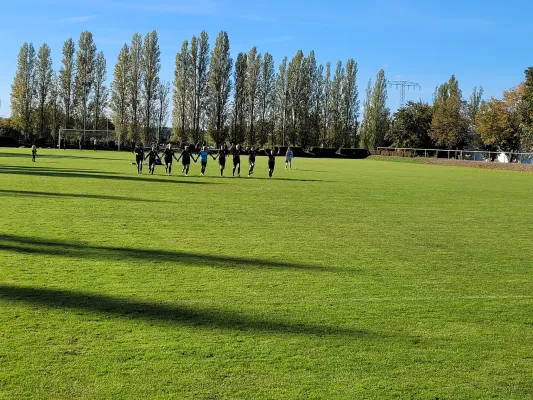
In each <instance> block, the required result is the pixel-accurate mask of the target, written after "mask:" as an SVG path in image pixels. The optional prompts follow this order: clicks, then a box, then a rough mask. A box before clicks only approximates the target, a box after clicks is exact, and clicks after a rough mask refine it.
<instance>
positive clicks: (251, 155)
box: [248, 146, 257, 176]
mask: <svg viewBox="0 0 533 400" xmlns="http://www.w3.org/2000/svg"><path fill="white" fill-rule="evenodd" d="M256 155H257V151H256V150H255V149H254V147H253V146H252V147H250V150H249V151H248V163H249V164H250V169H249V171H248V176H251V175H252V174H253V173H254V167H255V156H256Z"/></svg>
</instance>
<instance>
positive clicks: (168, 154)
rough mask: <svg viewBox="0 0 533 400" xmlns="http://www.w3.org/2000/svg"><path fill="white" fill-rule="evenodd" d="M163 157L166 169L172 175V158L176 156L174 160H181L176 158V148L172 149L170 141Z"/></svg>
mask: <svg viewBox="0 0 533 400" xmlns="http://www.w3.org/2000/svg"><path fill="white" fill-rule="evenodd" d="M163 157H164V160H165V171H166V173H167V175H168V176H170V174H171V173H172V158H174V160H176V161H179V160H178V159H177V158H176V155H175V154H174V150H172V145H171V144H170V143H169V144H168V145H167V147H166V148H165V150H163Z"/></svg>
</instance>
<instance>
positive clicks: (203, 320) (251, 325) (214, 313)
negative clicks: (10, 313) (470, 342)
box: [0, 284, 376, 338]
mask: <svg viewBox="0 0 533 400" xmlns="http://www.w3.org/2000/svg"><path fill="white" fill-rule="evenodd" d="M0 300H8V301H17V302H23V303H25V304H29V305H32V306H43V307H48V308H52V309H61V310H63V309H70V310H84V311H88V312H94V313H99V314H111V315H114V316H117V317H119V318H123V319H126V320H139V319H142V320H146V321H159V322H162V323H168V324H176V325H184V326H190V327H200V328H218V329H228V330H246V331H257V332H271V333H282V334H304V335H319V336H322V335H343V336H351V337H359V338H365V337H367V338H372V337H375V336H376V334H374V333H369V332H367V331H363V330H355V329H348V328H336V327H330V326H327V325H318V324H307V323H297V322H286V321H278V320H274V319H262V318H259V317H256V316H252V315H243V313H242V312H236V311H231V310H223V309H214V308H202V307H191V306H186V305H173V304H172V305H171V304H160V303H159V304H156V303H152V302H147V301H140V300H132V299H127V298H120V297H112V296H108V295H102V294H98V295H97V294H90V293H83V292H74V291H69V290H61V289H50V288H32V287H20V286H14V285H6V284H0Z"/></svg>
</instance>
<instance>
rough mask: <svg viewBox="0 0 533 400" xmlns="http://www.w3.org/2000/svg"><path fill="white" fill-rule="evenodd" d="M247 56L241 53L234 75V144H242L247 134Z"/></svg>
mask: <svg viewBox="0 0 533 400" xmlns="http://www.w3.org/2000/svg"><path fill="white" fill-rule="evenodd" d="M247 63H248V61H247V55H246V53H239V55H238V56H237V61H236V62H235V71H234V75H233V82H234V85H233V87H234V94H233V112H232V124H231V132H230V137H231V141H232V142H233V143H242V142H243V141H244V138H245V133H246V75H247V73H246V71H247Z"/></svg>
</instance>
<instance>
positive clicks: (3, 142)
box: [0, 136, 19, 147]
mask: <svg viewBox="0 0 533 400" xmlns="http://www.w3.org/2000/svg"><path fill="white" fill-rule="evenodd" d="M18 146H19V142H18V140H17V139H15V138H14V137H11V136H0V147H18Z"/></svg>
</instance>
